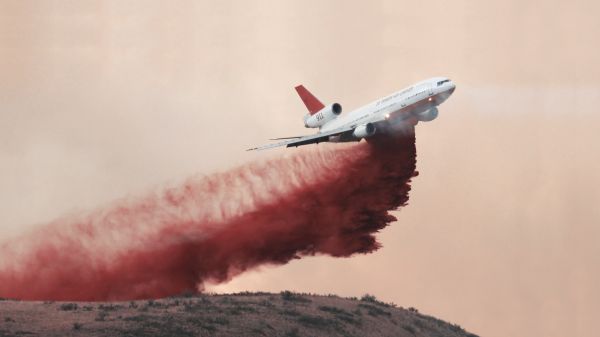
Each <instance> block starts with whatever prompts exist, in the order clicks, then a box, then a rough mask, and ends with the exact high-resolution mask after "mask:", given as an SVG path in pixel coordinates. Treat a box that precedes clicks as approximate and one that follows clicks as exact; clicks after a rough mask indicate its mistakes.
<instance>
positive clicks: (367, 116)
mask: <svg viewBox="0 0 600 337" xmlns="http://www.w3.org/2000/svg"><path fill="white" fill-rule="evenodd" d="M455 88H456V85H455V84H454V83H453V82H452V81H451V80H450V79H448V78H446V77H434V78H430V79H427V80H424V81H421V82H418V83H416V84H414V85H412V86H410V87H408V88H405V89H402V90H400V91H397V92H395V93H393V94H391V95H388V96H385V97H384V98H381V99H378V100H376V101H374V102H371V103H369V104H367V105H365V106H362V107H360V108H358V109H356V110H353V111H351V112H349V113H348V114H344V115H341V113H342V106H341V105H340V104H339V103H332V104H330V105H327V106H325V105H324V104H323V103H321V101H320V100H319V99H318V98H316V97H315V96H314V95H313V94H312V93H310V91H308V90H307V89H306V88H305V87H304V86H303V85H298V86H297V87H296V88H295V89H296V92H297V93H298V96H300V99H302V102H303V103H304V105H305V106H306V108H307V109H308V113H307V114H306V115H305V116H304V126H305V127H307V128H319V131H318V132H317V133H316V134H313V135H308V136H295V137H281V138H274V139H271V140H282V141H281V142H278V143H272V144H267V145H263V146H259V147H254V148H251V149H248V150H247V151H253V150H266V149H271V148H274V147H279V146H285V147H298V146H302V145H308V144H318V143H322V142H334V143H335V142H356V141H361V140H362V139H368V138H370V137H373V136H375V135H376V134H382V135H385V134H391V133H396V132H401V130H405V129H407V127H409V126H410V127H412V126H414V125H416V124H417V123H418V122H429V121H432V120H434V119H436V118H437V116H438V113H439V111H438V108H437V107H438V105H440V104H442V103H443V102H445V101H446V100H447V99H448V97H450V95H452V93H453V92H454V89H455Z"/></svg>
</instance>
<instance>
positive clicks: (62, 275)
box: [0, 133, 417, 301]
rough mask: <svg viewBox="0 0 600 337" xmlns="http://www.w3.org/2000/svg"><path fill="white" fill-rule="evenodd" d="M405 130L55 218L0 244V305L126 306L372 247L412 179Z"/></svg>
mask: <svg viewBox="0 0 600 337" xmlns="http://www.w3.org/2000/svg"><path fill="white" fill-rule="evenodd" d="M415 157H416V151H415V139H414V133H413V134H412V135H409V136H402V137H397V138H395V139H390V138H386V139H379V140H378V139H374V140H372V141H370V142H369V143H367V142H361V143H358V144H351V145H348V144H337V145H335V146H325V147H324V148H323V147H322V146H321V149H318V148H310V149H308V150H298V151H295V152H294V153H293V154H289V153H286V154H285V155H284V156H283V157H280V158H278V159H271V160H267V161H262V162H256V163H250V164H247V165H244V166H241V167H239V168H236V169H233V170H231V171H228V172H224V173H217V174H214V175H210V176H207V177H197V178H192V179H189V180H188V181H186V182H185V183H183V184H182V185H181V186H178V187H174V188H167V189H164V190H162V191H160V192H157V193H153V194H149V195H146V196H145V197H142V198H137V199H134V200H122V201H119V202H116V203H114V204H113V205H111V206H109V207H107V208H105V209H99V210H96V211H94V212H92V213H89V214H87V215H81V216H73V217H68V218H63V219H59V220H56V221H54V222H52V223H50V224H48V225H45V226H42V227H40V228H38V229H36V230H34V231H33V232H31V233H29V234H27V235H25V236H23V237H21V238H19V239H17V240H14V241H11V242H7V243H3V244H0V297H6V298H16V299H26V300H81V301H90V300H91V301H105V300H130V299H143V298H158V297H164V296H169V295H176V294H181V293H183V292H186V291H194V292H195V291H198V290H202V289H203V287H204V285H205V284H206V283H219V282H224V281H228V280H230V279H231V278H232V277H234V276H236V275H238V274H240V273H242V272H244V271H246V270H249V269H252V268H255V267H258V266H261V265H280V264H285V263H287V262H289V261H291V260H292V259H296V258H300V257H302V256H311V255H315V254H325V255H330V256H335V257H347V256H351V255H353V254H357V253H369V252H372V251H374V250H376V249H378V248H379V244H378V242H377V241H376V239H375V237H374V234H375V233H376V232H378V231H379V230H381V229H382V228H384V227H385V226H387V225H388V224H390V223H391V222H393V221H395V218H394V216H392V215H390V213H389V211H391V210H395V209H397V208H398V207H400V206H403V205H405V204H406V202H407V201H408V192H409V190H410V185H409V183H410V179H411V178H412V177H414V176H416V174H417V173H416V172H415V162H416V159H415Z"/></svg>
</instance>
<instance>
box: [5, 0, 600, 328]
mask: <svg viewBox="0 0 600 337" xmlns="http://www.w3.org/2000/svg"><path fill="white" fill-rule="evenodd" d="M598 15H600V3H598V2H597V1H591V0H590V1H570V2H564V1H513V0H504V1H487V2H483V1H474V0H472V1H466V0H465V1H426V2H414V1H406V2H405V1H392V0H390V1H369V2H358V1H356V2H351V1H253V2H249V1H248V2H247V1H214V2H200V1H168V2H167V1H164V2H159V1H20V0H15V1H6V0H4V1H0V214H2V217H1V218H0V235H2V238H3V240H8V239H9V238H10V237H12V236H14V235H17V234H19V233H22V232H23V231H25V230H27V229H29V228H32V227H35V226H37V225H42V224H44V223H45V222H47V221H49V220H52V219H54V218H56V217H58V216H60V215H63V214H65V213H69V212H73V211H76V210H85V209H93V208H95V207H98V206H101V205H103V204H106V203H107V202H109V201H111V200H114V199H115V198H119V197H123V196H129V195H136V194H140V193H143V192H144V191H147V190H148V189H150V188H153V187H156V186H160V185H163V184H165V183H171V182H177V181H181V180H183V179H185V178H186V177H187V176H189V175H192V174H196V173H202V174H210V173H211V172H215V171H217V170H223V169H227V168H230V167H233V166H235V165H239V164H241V163H244V162H248V161H251V160H254V159H255V158H259V157H260V158H263V157H270V156H280V155H282V154H284V153H285V152H286V151H294V150H289V149H288V150H274V151H271V152H267V153H247V152H244V151H243V150H244V149H246V148H248V147H249V146H252V145H257V144H261V143H263V142H264V141H265V139H267V138H269V137H276V136H286V135H296V134H303V133H306V132H307V131H306V130H305V129H304V128H303V125H302V119H301V117H302V115H303V114H304V113H305V111H304V107H303V106H302V104H301V102H300V100H299V99H298V98H297V97H296V96H295V92H294V91H293V87H294V86H295V85H297V84H299V83H303V84H305V85H306V86H307V87H308V88H309V89H311V90H312V91H313V92H314V93H315V94H316V95H317V96H318V97H319V98H321V99H322V100H323V101H327V102H333V101H336V102H340V103H341V104H342V105H343V106H344V110H345V111H349V110H351V109H352V108H355V107H358V106H360V104H363V103H367V102H369V101H371V100H373V99H375V98H378V97H380V96H383V95H386V94H388V93H391V92H393V91H395V90H399V89H401V88H403V87H405V86H407V85H409V84H411V83H412V82H416V81H418V80H421V79H424V78H427V77H432V76H448V77H450V78H452V79H453V80H454V81H455V82H456V84H457V90H456V92H455V93H454V95H453V96H452V97H451V98H450V99H449V100H448V101H447V102H446V103H445V104H444V105H443V106H442V107H441V109H440V117H439V118H438V119H437V120H435V121H433V122H432V123H422V124H420V125H419V126H418V128H417V150H418V159H417V160H418V162H417V167H418V170H419V171H420V173H421V174H420V176H419V177H417V178H416V179H415V181H414V183H413V190H412V192H411V200H410V205H409V206H408V207H406V208H404V209H402V211H401V212H399V213H398V214H397V215H398V218H399V220H398V222H396V223H394V224H393V225H392V226H390V227H388V228H387V229H385V230H384V231H383V232H382V233H381V234H380V235H379V238H380V239H381V241H382V242H383V245H384V248H383V249H381V250H380V251H378V252H376V253H374V254H371V255H366V256H359V257H355V258H351V259H334V258H329V257H316V258H306V259H303V260H299V261H294V262H292V263H291V264H289V265H287V266H283V267H275V268H272V267H265V268H263V269H261V270H260V271H255V272H250V273H247V274H245V275H243V276H241V277H239V278H237V279H235V280H233V281H232V282H231V283H229V284H226V285H220V286H216V287H213V290H214V291H219V292H226V291H238V290H265V291H279V290H282V289H291V290H297V291H305V292H315V293H337V294H340V295H346V296H360V295H362V294H364V293H372V294H375V295H376V296H378V297H379V298H381V299H383V300H386V301H392V302H395V303H397V304H399V305H402V306H405V307H408V306H414V307H417V308H418V309H420V310H421V311H423V312H425V313H428V314H432V315H435V316H438V317H440V318H443V319H445V320H449V321H452V322H455V323H458V324H460V325H462V326H463V327H465V328H466V329H467V330H469V331H472V332H474V333H477V334H480V335H482V336H491V337H504V336H556V337H559V336H560V337H563V336H594V335H595V334H596V333H597V331H596V330H597V329H596V328H595V327H594V325H595V324H594V323H595V321H594V320H596V319H597V316H598V314H599V313H600V286H599V285H600V208H599V207H598V204H600V135H599V133H598V130H599V128H598V125H599V123H600V116H599V114H598V111H597V110H598V108H597V106H599V105H600V90H599V89H600V85H599V82H600V64H599V63H598V60H600V48H599V46H598V34H599V33H600V21H599V20H598V19H597V18H598ZM0 258H2V257H0Z"/></svg>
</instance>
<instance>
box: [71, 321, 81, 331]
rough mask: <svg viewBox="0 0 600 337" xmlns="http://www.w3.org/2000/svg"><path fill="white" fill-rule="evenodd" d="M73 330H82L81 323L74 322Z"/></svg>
mask: <svg viewBox="0 0 600 337" xmlns="http://www.w3.org/2000/svg"><path fill="white" fill-rule="evenodd" d="M73 330H81V324H80V323H73Z"/></svg>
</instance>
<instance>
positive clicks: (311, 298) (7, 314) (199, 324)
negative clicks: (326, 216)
mask: <svg viewBox="0 0 600 337" xmlns="http://www.w3.org/2000/svg"><path fill="white" fill-rule="evenodd" d="M0 336H131V337H134V336H165V337H166V336H175V337H177V336H182V337H184V336H190V337H191V336H282V337H284V336H286V337H293V336H396V337H413V336H417V337H419V336H423V337H424V336H427V337H429V336H431V337H461V336H465V337H476V335H473V334H471V333H468V332H466V331H465V330H464V329H462V328H461V327H460V326H458V325H455V324H450V323H447V322H444V321H442V320H439V319H437V318H434V317H431V316H427V315H423V314H421V313H419V312H418V311H417V310H416V309H414V308H408V309H404V308H401V307H397V306H395V305H393V304H388V303H384V302H381V301H379V300H377V299H376V298H375V297H374V296H370V295H365V296H363V297H362V298H360V299H357V298H350V299H346V298H340V297H337V296H333V295H328V296H318V295H310V294H297V293H292V292H288V291H284V292H282V293H280V294H271V293H238V294H231V295H184V296H179V297H171V298H165V299H160V300H148V301H132V302H112V303H99V302H96V303H95V302H78V303H71V302H23V301H12V300H4V301H0Z"/></svg>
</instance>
